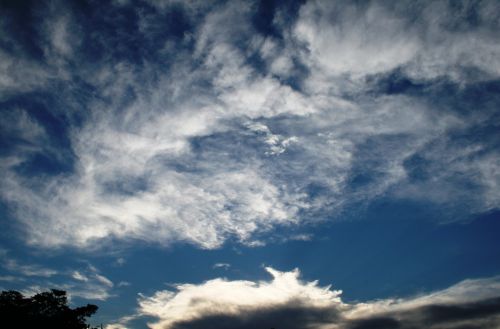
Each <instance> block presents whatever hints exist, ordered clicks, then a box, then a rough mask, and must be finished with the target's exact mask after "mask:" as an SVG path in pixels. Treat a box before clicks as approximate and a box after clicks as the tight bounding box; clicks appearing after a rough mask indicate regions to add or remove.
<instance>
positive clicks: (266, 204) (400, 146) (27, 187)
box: [0, 1, 500, 248]
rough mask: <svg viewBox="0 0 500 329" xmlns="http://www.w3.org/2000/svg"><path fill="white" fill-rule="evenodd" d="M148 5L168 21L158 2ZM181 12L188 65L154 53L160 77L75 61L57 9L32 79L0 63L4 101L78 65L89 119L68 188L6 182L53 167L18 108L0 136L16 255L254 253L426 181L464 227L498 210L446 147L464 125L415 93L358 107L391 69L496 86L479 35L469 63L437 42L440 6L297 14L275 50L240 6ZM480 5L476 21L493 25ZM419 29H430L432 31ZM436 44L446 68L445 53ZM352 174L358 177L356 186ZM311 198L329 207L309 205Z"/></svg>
mask: <svg viewBox="0 0 500 329" xmlns="http://www.w3.org/2000/svg"><path fill="white" fill-rule="evenodd" d="M124 5H126V4H124ZM155 5H156V6H158V8H159V10H164V9H165V8H167V7H168V6H170V5H171V2H164V3H163V2H155ZM186 6H187V7H186V10H187V12H188V13H189V15H193V16H192V17H191V16H190V17H191V18H193V17H196V18H197V19H196V20H195V19H193V24H198V25H196V27H195V28H194V30H193V31H191V32H190V33H189V38H188V37H187V36H186V37H185V38H187V39H190V40H192V41H193V43H194V45H193V47H194V51H193V53H190V52H189V50H186V49H184V48H183V47H179V48H180V49H179V50H178V49H176V48H175V47H173V48H172V47H170V48H169V47H166V48H165V49H163V48H162V49H163V50H162V51H165V52H167V55H168V56H167V57H168V58H169V61H172V63H173V64H172V65H171V66H169V67H168V69H165V70H163V69H162V68H163V66H162V65H158V64H155V63H150V62H148V61H145V62H144V63H143V65H135V64H133V63H132V62H130V61H126V60H125V59H124V60H119V61H112V60H111V59H109V60H106V61H102V62H100V63H99V64H94V63H92V65H90V64H89V63H87V62H86V61H84V60H82V59H81V58H79V57H78V52H75V51H74V50H75V49H76V48H75V47H76V44H73V42H76V41H75V40H76V39H77V38H76V34H77V32H78V31H79V29H78V27H76V26H75V25H74V22H73V21H72V16H71V15H70V14H68V13H66V12H65V11H64V12H63V11H58V10H54V11H53V12H51V13H50V14H51V16H50V15H49V16H50V17H54V19H51V20H49V19H48V20H47V21H45V22H44V23H43V24H45V25H44V29H43V31H44V33H45V39H46V40H45V39H44V40H45V42H46V43H47V44H46V46H47V47H48V48H47V49H49V51H48V52H47V56H50V57H51V58H52V57H54V60H53V61H48V62H47V63H46V65H44V66H43V69H42V68H38V66H40V65H39V64H38V63H34V64H30V63H27V62H26V63H24V62H25V60H22V63H21V62H19V61H18V62H16V60H15V59H14V58H13V57H12V56H10V55H7V54H3V53H1V54H0V57H2V56H3V57H5V58H6V60H5V61H0V63H3V64H0V70H3V72H4V73H5V74H4V75H3V76H5V77H7V78H5V79H7V80H8V81H7V80H6V81H5V83H4V85H5V90H9V93H10V92H14V91H16V92H19V93H22V92H25V91H28V90H32V89H33V88H37V87H40V86H43V87H44V88H48V87H49V86H48V85H47V83H46V82H47V79H49V78H48V77H52V78H54V79H55V78H58V79H63V80H64V79H68V77H67V76H64V74H62V75H61V76H59V75H58V74H59V73H60V71H61V70H62V71H64V70H66V69H67V67H66V64H65V63H66V61H67V60H68V61H69V60H79V63H80V62H81V65H79V66H78V68H75V69H74V70H75V72H73V73H74V74H75V75H78V76H79V78H81V79H82V80H83V81H85V83H86V84H88V85H89V86H92V90H94V92H95V97H94V96H92V97H89V99H86V101H85V105H84V106H83V107H84V108H85V109H86V111H87V112H86V113H87V116H86V117H85V119H83V120H82V122H81V123H80V124H78V125H70V126H68V127H67V128H68V131H69V133H68V136H67V138H68V141H67V142H68V143H69V144H70V145H71V146H70V148H71V153H72V154H73V155H74V161H75V162H74V172H72V173H64V174H62V173H61V174H60V175H34V177H31V176H24V175H23V174H22V173H20V172H19V171H18V170H16V169H17V168H18V167H19V166H20V165H22V164H25V163H29V162H30V161H31V160H32V159H31V156H32V155H33V154H38V153H41V154H44V155H48V156H49V157H51V158H57V157H58V156H59V157H60V155H58V154H59V153H58V151H59V150H58V149H54V148H50V147H48V146H47V145H49V144H50V143H51V141H50V139H49V138H48V137H47V136H46V135H47V134H46V132H45V128H43V125H42V123H40V122H37V121H36V120H35V119H34V118H32V117H30V116H29V115H28V113H27V112H25V111H23V110H21V109H15V110H12V111H11V112H10V113H11V115H10V116H9V115H7V116H6V117H5V118H7V119H6V120H3V121H2V122H1V126H0V127H1V128H2V130H4V131H8V133H9V134H10V135H12V136H17V137H18V138H19V139H21V140H23V141H24V142H25V143H20V144H22V147H18V150H17V151H16V152H15V154H14V155H13V156H10V157H5V158H2V159H1V168H2V170H3V172H4V177H3V182H2V185H1V186H0V193H1V196H2V198H3V199H4V200H6V201H7V202H8V203H9V204H10V205H13V213H14V214H15V215H16V218H17V219H18V220H19V221H20V222H21V223H22V224H23V227H24V228H25V229H26V231H27V235H26V236H27V240H28V242H30V243H32V244H36V245H41V246H45V247H60V246H63V245H70V246H75V247H78V248H98V247H99V246H101V245H102V244H104V243H105V242H106V241H110V240H111V239H115V238H116V239H118V240H119V241H131V240H142V241H147V242H154V243H159V244H162V245H169V244H172V243H175V242H179V241H184V242H189V243H192V244H195V245H197V246H199V247H202V248H217V247H219V246H221V245H222V244H223V243H224V241H226V240H227V239H228V238H230V237H233V238H236V239H237V240H239V241H240V242H242V243H246V244H248V245H254V246H255V245H262V244H265V242H266V241H262V239H259V237H258V234H259V233H261V232H263V231H269V230H271V229H273V228H274V227H276V226H280V225H290V224H302V223H303V220H302V218H299V216H298V214H300V213H302V212H311V213H313V215H312V216H308V217H310V218H317V220H321V219H322V218H323V217H324V216H315V215H314V211H318V212H319V211H328V212H330V213H331V216H330V215H329V216H328V217H335V214H337V213H339V210H340V209H341V208H342V207H343V206H345V205H346V204H349V203H352V202H369V201H370V200H373V199H374V198H376V197H378V196H380V195H384V194H386V193H391V195H392V196H396V197H410V198H416V199H418V198H421V197H422V196H425V195H429V193H428V190H429V186H431V185H432V184H436V185H432V186H442V187H443V188H442V189H440V190H439V191H438V192H436V198H435V201H436V202H437V203H440V204H446V203H449V204H465V203H469V204H470V205H471V207H470V209H474V212H481V211H487V210H490V209H495V208H497V207H498V206H499V203H498V200H500V198H498V194H499V190H500V189H499V188H498V186H500V185H499V183H498V182H499V180H500V178H499V175H498V171H496V170H495V168H496V167H495V163H496V162H497V159H498V155H497V154H493V153H490V154H488V155H487V156H483V157H480V158H476V159H475V160H474V161H469V160H467V159H465V158H464V157H460V151H458V150H457V149H456V148H451V147H449V143H448V141H447V135H448V134H449V133H450V132H451V131H457V130H458V131H461V130H466V129H468V128H470V127H472V126H474V125H476V124H477V123H478V121H477V120H471V118H464V117H463V116H460V115H459V114H457V113H454V112H452V111H449V110H447V109H442V108H434V104H430V102H427V100H425V99H420V98H419V97H416V96H401V95H385V96H383V95H378V94H376V93H372V92H370V93H365V92H366V91H367V90H368V89H369V88H371V86H372V85H371V84H370V83H367V82H366V81H365V78H366V76H367V75H373V74H384V73H387V72H388V71H391V70H393V69H395V68H397V67H401V68H402V69H403V71H404V72H407V74H410V75H411V76H414V77H417V76H418V77H419V78H418V79H420V78H422V79H424V80H425V79H431V78H433V76H432V75H431V74H430V73H426V70H427V69H426V67H427V66H428V67H431V68H433V67H436V69H435V70H434V69H433V70H432V72H434V73H435V74H437V75H438V76H441V75H449V74H452V73H450V72H451V71H450V70H449V68H450V67H453V68H456V67H465V66H474V67H477V68H479V69H481V70H484V71H488V72H489V73H488V74H490V75H495V74H496V73H495V72H496V71H495V70H496V69H495V67H496V66H495V65H496V64H495V63H496V62H495V61H496V59H495V58H500V56H493V55H495V54H497V52H498V51H497V49H496V45H495V43H494V41H495V40H496V39H497V36H496V35H495V34H491V33H489V32H488V31H489V30H488V29H487V28H485V29H471V31H470V32H469V33H468V34H467V35H466V38H465V39H464V40H468V41H471V40H475V42H476V43H477V45H478V46H479V49H480V50H481V51H479V52H477V53H474V52H473V51H472V46H471V45H470V43H471V42H468V43H467V42H463V41H460V38H459V34H458V33H457V32H452V31H451V30H450V31H448V29H445V28H444V27H443V26H446V24H451V23H453V22H451V23H450V21H449V19H450V18H449V16H450V15H444V14H443V15H439V14H437V13H439V12H447V11H449V10H451V9H450V8H448V7H446V8H443V9H442V10H436V9H435V8H434V7H433V5H419V6H417V7H418V8H417V9H418V10H420V11H421V12H422V13H424V14H425V15H423V16H422V17H421V18H420V19H417V20H415V21H414V22H413V21H412V22H409V20H408V17H407V15H406V14H407V13H406V12H405V11H404V10H406V9H404V8H403V7H404V6H402V7H400V6H394V8H392V7H391V8H389V7H387V6H385V5H383V4H381V3H370V4H367V5H366V6H364V5H355V4H352V3H342V2H335V3H333V2H331V3H327V2H317V1H309V2H307V3H305V4H304V5H303V6H302V7H301V9H300V11H299V15H298V18H297V21H295V22H290V24H288V25H286V24H278V23H279V22H277V21H276V22H275V25H276V28H279V29H282V31H281V32H283V34H284V36H283V40H278V39H277V38H272V37H266V38H265V37H263V36H261V35H259V34H257V33H256V31H255V30H254V28H253V27H252V24H251V15H252V13H254V11H255V6H253V5H251V4H249V3H243V4H242V3H239V2H238V3H234V2H230V3H228V4H227V5H218V6H215V7H214V9H213V10H209V9H207V8H205V7H203V5H201V4H196V3H189V4H187V5H186ZM485 6H486V5H484V6H483V5H481V6H480V7H481V8H480V9H481V10H480V13H481V17H482V19H484V20H485V21H487V22H489V23H488V24H490V25H491V24H496V23H495V17H496V16H495V17H490V16H491V15H493V14H491V10H489V9H488V8H487V6H486V7H485ZM202 7H203V8H202ZM200 8H202V9H200ZM433 8H434V9H433ZM490 9H491V8H490ZM433 15H437V16H433ZM451 16H453V15H451ZM493 16H494V15H493ZM447 17H448V18H447ZM278 18H279V17H278ZM278 18H276V19H277V20H279V19H278ZM141 19H142V20H146V21H141V24H142V25H141V26H142V27H143V28H144V30H141V31H139V32H141V33H147V30H148V28H147V23H148V22H149V21H148V20H149V19H152V18H150V17H146V16H144V17H142V16H141ZM431 21H436V22H440V24H436V25H432V24H427V23H428V22H431ZM195 22H196V23H195ZM455 23H456V22H455ZM83 31H84V30H82V33H83ZM185 38H184V39H185ZM184 39H183V41H182V42H187V41H186V40H187V39H185V40H184ZM441 44H442V45H443V46H440V45H441ZM161 47H163V45H162V46H161ZM440 47H441V48H440ZM446 47H451V48H450V49H452V54H450V56H448V55H446V56H445V55H443V53H444V50H443V49H445V48H446ZM481 54H482V55H481ZM490 55H491V56H490ZM252 56H260V57H261V59H262V60H263V61H264V62H265V63H266V65H267V66H266V69H258V68H256V67H255V66H254V65H252V63H251V60H250V58H251V57H252ZM296 61H298V62H300V65H302V66H303V67H304V71H306V72H307V74H304V77H303V78H300V77H296V79H297V80H298V81H297V82H298V85H300V88H295V89H294V88H292V87H291V86H289V85H288V84H286V83H285V82H284V81H282V80H280V79H282V78H283V77H290V76H292V75H293V74H294V72H295V70H296V69H297V68H296V63H295V62H296ZM442 61H445V63H442ZM19 63H21V64H20V65H17V64H19ZM23 63H24V64H26V65H24V64H23ZM2 65H3V66H2ZM30 65H31V66H30ZM35 66H36V67H35ZM40 67H42V66H40ZM24 68H28V69H29V71H30V72H31V73H32V74H25V73H26V72H24ZM47 72H55V73H54V74H52V75H51V74H49V73H47ZM58 72H59V73H58ZM408 72H409V73H408ZM453 74H455V73H453ZM457 74H458V73H457ZM24 75H26V76H27V77H26V79H21V78H20V77H21V76H24ZM33 75H34V76H35V77H36V79H35V78H34V79H33V81H31V77H32V76H33ZM462 78H463V77H462ZM462 78H461V79H462ZM0 80H1V79H0ZM19 81H23V82H22V84H23V85H21V82H19ZM0 84H2V81H0ZM79 97H80V96H72V94H71V93H63V94H61V95H58V97H57V98H58V99H60V102H61V103H63V104H70V105H73V104H75V103H76V104H80V98H79ZM56 107H57V106H56ZM64 107H65V106H64ZM68 108H71V106H68ZM76 108H82V106H80V105H79V106H76ZM54 111H59V112H58V114H59V115H63V114H67V113H68V112H71V110H68V109H66V107H65V108H64V109H57V108H56V109H55V110H54ZM485 113H486V114H484V115H483V118H482V120H489V119H491V113H490V112H489V110H488V111H486V110H485ZM67 115H69V116H71V114H67ZM68 121H70V120H68ZM482 122H484V121H482ZM218 136H222V137H220V138H217V137H218ZM436 144H439V145H442V148H441V149H440V150H439V152H437V154H439V157H433V156H428V158H429V159H431V160H432V162H433V163H434V164H436V166H435V167H436V168H439V169H443V168H447V169H446V173H447V174H442V175H440V174H439V172H441V171H437V172H436V176H435V178H436V179H435V180H434V181H435V183H432V182H424V183H420V184H418V183H414V182H411V181H410V180H409V179H408V174H409V172H408V171H409V169H408V168H407V166H405V161H406V160H408V159H409V158H411V157H412V156H414V155H415V154H417V153H423V151H424V150H425V149H426V147H428V145H436ZM261 147H262V148H261ZM447 159H452V161H451V160H450V161H448V160H447ZM63 160H64V159H63ZM447 161H448V162H447ZM450 163H451V164H452V165H450V166H448V164H450ZM468 170H472V172H473V173H474V175H475V176H474V175H470V176H469V177H471V178H470V181H474V183H476V184H478V185H479V187H478V189H480V190H481V193H478V195H481V198H476V197H473V196H467V195H465V193H456V192H453V191H458V190H459V189H457V184H456V183H455V182H453V181H452V180H450V179H449V178H450V176H453V175H454V174H457V173H458V174H461V173H463V172H466V171H468ZM443 172H444V171H443ZM363 174H364V175H365V176H369V179H366V180H365V182H364V183H363V184H360V185H361V186H360V187H353V184H352V181H353V180H356V179H358V178H359V177H361V176H363ZM474 177H477V179H476V178H474ZM362 178H363V177H361V178H360V179H359V180H360V181H363V179H362ZM450 181H451V183H446V182H450ZM429 184H430V185H429ZM319 188H321V189H324V190H321V191H324V192H322V193H311V190H314V189H319ZM433 190H436V189H433ZM312 194H315V195H314V196H313V195H312ZM464 200H465V201H466V202H465V201H464ZM431 201H432V200H431Z"/></svg>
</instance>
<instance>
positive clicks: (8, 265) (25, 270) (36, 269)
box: [3, 258, 58, 278]
mask: <svg viewBox="0 0 500 329" xmlns="http://www.w3.org/2000/svg"><path fill="white" fill-rule="evenodd" d="M3 263H4V264H3V267H4V268H5V269H7V270H9V271H11V272H14V273H16V274H17V275H23V276H37V277H46V278H48V277H51V276H54V275H56V274H58V272H57V271H56V270H53V269H50V268H46V267H43V266H40V265H37V264H20V263H19V262H18V261H16V260H15V259H10V258H7V259H3Z"/></svg>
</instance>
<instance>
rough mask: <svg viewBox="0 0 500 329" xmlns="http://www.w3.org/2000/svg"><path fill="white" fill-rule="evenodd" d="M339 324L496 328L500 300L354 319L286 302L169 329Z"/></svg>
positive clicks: (389, 328) (382, 328)
mask: <svg viewBox="0 0 500 329" xmlns="http://www.w3.org/2000/svg"><path fill="white" fill-rule="evenodd" d="M328 325H338V326H339V328H342V329H421V328H433V329H434V328H435V329H445V328H446V329H496V328H499V326H500V297H497V298H491V299H484V300H479V301H475V302H467V303H457V304H453V305H446V304H431V305H426V306H420V307H415V308H413V309H409V310H404V311H392V312H388V313H385V314H382V315H380V314H377V315H374V316H369V317H365V318H360V319H356V320H348V319H345V318H343V317H342V313H341V311H339V310H337V309H334V308H317V307H311V306H307V305H297V304H296V303H289V304H286V305H280V306H272V307H269V308H261V309H253V310H249V311H248V310H247V311H245V310H243V309H242V310H240V312H239V314H237V315H228V314H218V315H206V316H202V317H199V318H197V319H194V320H191V321H179V322H176V323H174V324H173V325H172V326H171V327H169V329H259V328H265V329H269V328H275V329H281V328H286V329H305V328H321V327H322V326H327V327H328Z"/></svg>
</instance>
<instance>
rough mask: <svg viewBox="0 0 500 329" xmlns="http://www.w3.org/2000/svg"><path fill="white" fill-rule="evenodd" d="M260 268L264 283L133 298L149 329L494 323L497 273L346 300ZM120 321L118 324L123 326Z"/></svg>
mask: <svg viewBox="0 0 500 329" xmlns="http://www.w3.org/2000/svg"><path fill="white" fill-rule="evenodd" d="M266 270H267V271H268V272H269V273H270V274H271V275H272V276H273V278H272V280H270V281H259V282H252V281H228V280H225V279H213V280H209V281H206V282H204V283H201V284H198V285H194V284H180V285H178V286H177V287H176V291H167V290H165V291H158V292H156V293H155V294H154V295H152V296H149V297H147V296H144V295H141V297H140V298H139V300H138V303H139V308H138V314H137V315H135V317H132V318H136V317H137V316H153V317H156V318H158V319H159V321H157V322H154V323H150V324H149V327H150V328H153V329H155V328H164V329H171V328H176V329H177V328H182V329H189V328H192V329H195V328H241V329H246V328H261V327H262V328H264V327H265V328H279V327H286V328H297V329H298V328H337V329H354V328H357V329H362V328H424V327H426V328H450V329H451V328H453V329H455V328H457V329H458V328H464V326H468V328H469V327H470V328H496V326H498V324H499V323H500V311H499V308H498V306H499V304H500V297H499V295H500V281H499V278H498V277H495V278H489V279H476V280H465V281H463V282H460V283H458V284H457V285H454V286H452V287H450V288H448V289H445V290H442V291H437V292H434V293H429V294H423V295H420V296H417V297H410V298H403V299H386V300H376V301H370V302H364V303H345V302H343V301H342V300H341V299H340V293H341V292H340V291H335V290H331V287H330V286H328V287H320V286H318V283H317V282H316V281H314V282H303V281H302V280H300V279H299V271H298V270H294V271H292V272H279V271H276V270H274V269H272V268H266ZM126 322H127V321H124V322H122V324H121V325H123V326H125V327H126Z"/></svg>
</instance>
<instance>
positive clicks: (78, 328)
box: [0, 289, 98, 329]
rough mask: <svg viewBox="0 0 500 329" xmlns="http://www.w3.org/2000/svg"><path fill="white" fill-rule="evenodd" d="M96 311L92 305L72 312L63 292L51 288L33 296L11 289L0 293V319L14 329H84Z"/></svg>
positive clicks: (95, 307) (87, 326)
mask: <svg viewBox="0 0 500 329" xmlns="http://www.w3.org/2000/svg"><path fill="white" fill-rule="evenodd" d="M97 309H98V307H97V306H96V305H92V304H87V305H86V306H83V307H77V308H74V309H71V308H70V307H69V306H68V298H67V297H66V292H65V291H63V290H56V289H51V291H48V292H41V293H39V294H36V295H34V296H33V297H25V296H23V295H22V294H21V293H20V292H18V291H14V290H9V291H2V293H1V294H0V318H1V319H2V322H3V323H9V324H11V325H13V326H15V327H17V328H51V329H87V328H90V325H88V324H87V323H86V318H87V317H90V316H91V315H92V314H94V313H95V312H96V311H97Z"/></svg>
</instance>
